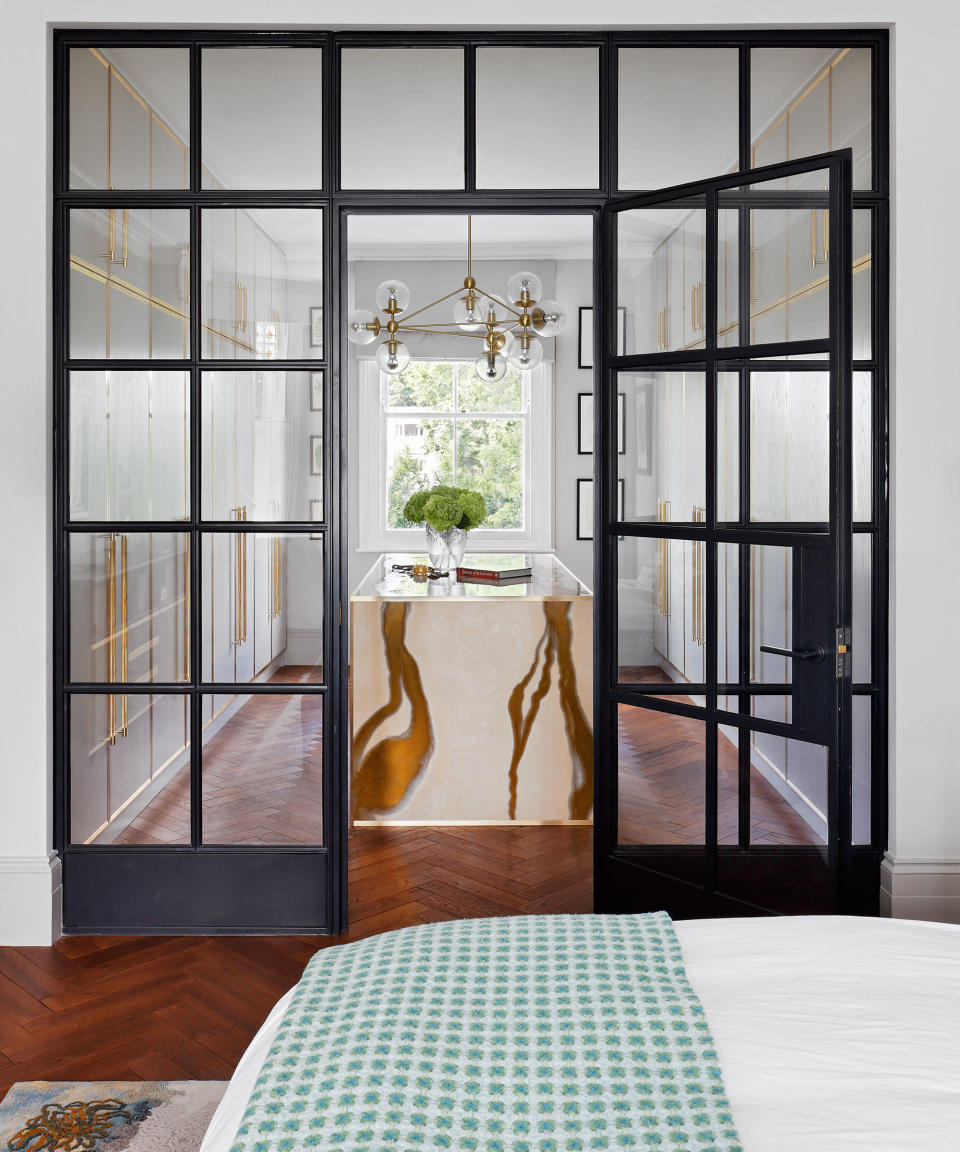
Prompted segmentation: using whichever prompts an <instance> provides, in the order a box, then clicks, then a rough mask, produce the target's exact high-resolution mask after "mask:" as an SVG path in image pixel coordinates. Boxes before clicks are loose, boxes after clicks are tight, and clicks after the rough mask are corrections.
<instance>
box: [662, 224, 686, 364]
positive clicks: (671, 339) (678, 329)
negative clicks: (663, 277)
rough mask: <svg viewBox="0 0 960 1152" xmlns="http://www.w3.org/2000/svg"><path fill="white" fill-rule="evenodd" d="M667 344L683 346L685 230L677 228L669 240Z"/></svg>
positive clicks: (673, 346)
mask: <svg viewBox="0 0 960 1152" xmlns="http://www.w3.org/2000/svg"><path fill="white" fill-rule="evenodd" d="M666 247H667V311H666V321H665V329H666V332H665V336H666V346H667V348H668V349H670V350H671V351H673V350H674V349H677V348H680V347H682V346H683V337H684V331H683V311H684V309H683V299H684V297H683V291H684V283H683V231H682V229H679V228H678V229H677V230H676V231H675V232H673V233H672V234H671V236H670V239H669V240H668V241H667V245H666Z"/></svg>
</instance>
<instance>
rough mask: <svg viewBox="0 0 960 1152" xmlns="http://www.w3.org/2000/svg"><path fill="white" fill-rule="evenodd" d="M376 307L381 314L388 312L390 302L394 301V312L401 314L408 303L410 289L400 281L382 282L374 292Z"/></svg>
mask: <svg viewBox="0 0 960 1152" xmlns="http://www.w3.org/2000/svg"><path fill="white" fill-rule="evenodd" d="M375 298H376V301H377V307H378V308H379V309H380V311H381V312H389V311H390V301H391V300H396V302H397V306H396V309H395V311H397V312H402V311H403V310H404V308H406V306H407V305H408V304H409V303H410V289H409V288H408V287H407V286H406V284H404V283H403V281H402V280H384V282H383V283H382V284H381V285H380V287H379V288H378V289H377V291H376V297H375Z"/></svg>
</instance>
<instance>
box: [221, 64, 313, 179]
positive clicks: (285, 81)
mask: <svg viewBox="0 0 960 1152" xmlns="http://www.w3.org/2000/svg"><path fill="white" fill-rule="evenodd" d="M322 59H323V56H322V49H320V48H205V49H204V50H203V53H202V59H201V83H202V89H203V98H202V100H201V105H200V106H201V110H202V116H203V127H202V135H201V142H202V147H201V160H202V164H203V168H202V185H203V187H204V188H320V187H322V183H323V132H322V124H323V120H322V95H323V85H322Z"/></svg>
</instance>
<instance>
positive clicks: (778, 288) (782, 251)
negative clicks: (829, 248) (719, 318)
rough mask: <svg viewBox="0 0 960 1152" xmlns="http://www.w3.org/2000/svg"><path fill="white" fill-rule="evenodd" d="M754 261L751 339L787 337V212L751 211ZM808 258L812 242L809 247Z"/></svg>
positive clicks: (756, 340) (765, 341) (752, 270)
mask: <svg viewBox="0 0 960 1152" xmlns="http://www.w3.org/2000/svg"><path fill="white" fill-rule="evenodd" d="M750 220H751V244H752V255H753V262H752V268H751V275H750V315H751V325H750V326H751V340H752V342H753V343H755V344H763V343H767V342H771V341H776V340H784V339H786V335H785V333H786V310H785V308H784V298H785V295H786V290H787V244H786V234H785V232H786V223H787V213H786V212H784V211H781V210H780V209H759V210H756V211H754V212H751V213H750ZM807 258H808V260H809V243H808V247H807Z"/></svg>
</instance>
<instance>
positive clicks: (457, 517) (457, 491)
mask: <svg viewBox="0 0 960 1152" xmlns="http://www.w3.org/2000/svg"><path fill="white" fill-rule="evenodd" d="M403 515H404V519H406V520H409V521H410V523H411V524H429V526H430V527H431V528H433V529H434V531H436V532H447V531H449V530H450V529H451V528H462V529H463V530H464V531H465V532H469V531H470V529H471V528H479V526H480V525H481V524H482V523H483V522H484V520H485V519H486V518H487V502H486V500H484V498H483V497H482V496H481V495H480V493H479V492H473V491H471V490H470V489H469V488H451V487H450V486H449V485H447V484H437V485H436V486H435V487H433V488H426V489H424V490H423V491H422V492H414V494H413V495H412V496H411V497H410V499H409V500H408V501H407V502H406V504H405V505H404V509H403Z"/></svg>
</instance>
